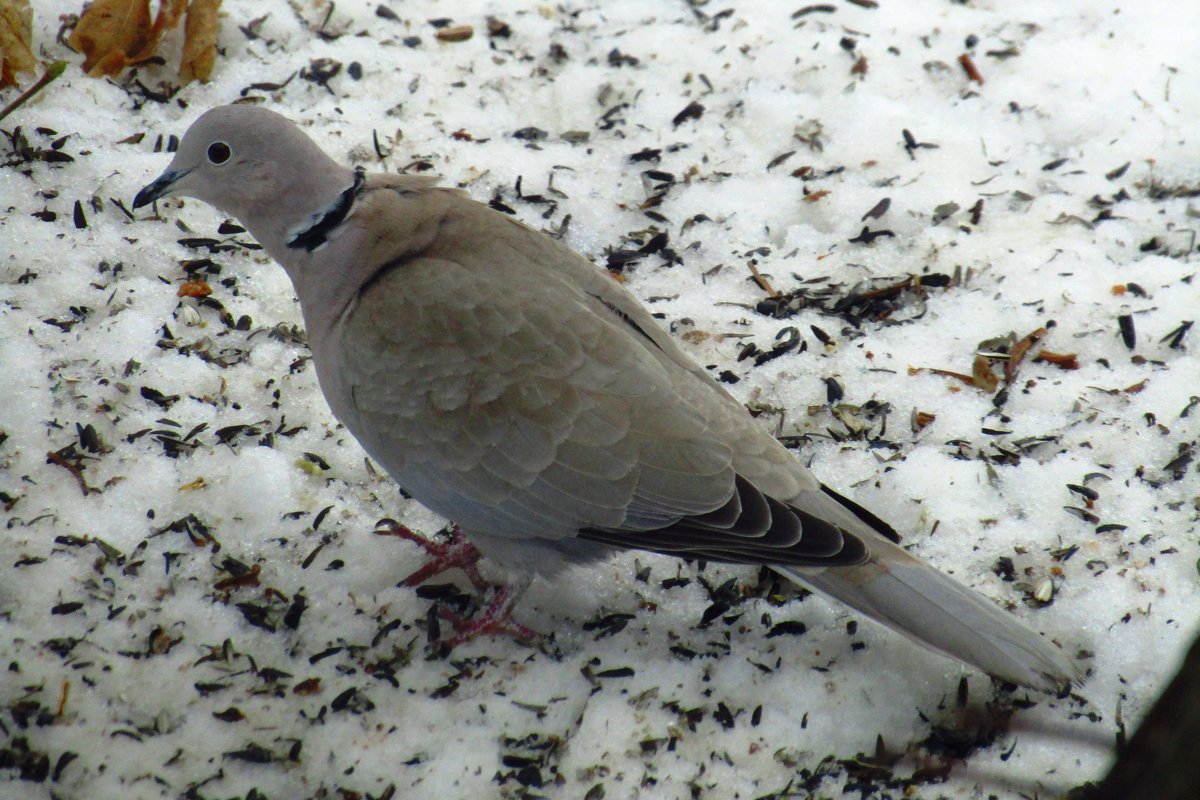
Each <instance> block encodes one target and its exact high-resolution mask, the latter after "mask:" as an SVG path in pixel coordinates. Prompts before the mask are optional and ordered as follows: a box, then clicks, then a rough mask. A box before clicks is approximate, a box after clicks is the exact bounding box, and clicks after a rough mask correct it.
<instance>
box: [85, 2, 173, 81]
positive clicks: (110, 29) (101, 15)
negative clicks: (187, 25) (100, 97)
mask: <svg viewBox="0 0 1200 800" xmlns="http://www.w3.org/2000/svg"><path fill="white" fill-rule="evenodd" d="M186 7H187V0H159V4H158V14H157V15H156V16H155V18H154V21H153V22H151V21H150V0H96V2H94V3H92V5H91V6H89V7H88V9H87V11H85V12H84V13H83V15H82V16H81V17H80V18H79V22H78V23H77V24H76V25H75V30H74V31H72V33H71V36H70V38H69V39H67V44H68V45H70V46H71V49H72V50H75V51H76V52H79V53H83V54H84V56H85V59H84V62H83V70H84V72H86V73H87V74H88V75H90V76H91V77H93V78H99V77H102V76H105V75H116V74H117V73H118V72H120V71H121V70H123V69H125V68H126V67H129V66H133V65H135V64H140V63H142V62H144V61H146V60H148V59H150V58H153V57H154V56H155V54H156V52H157V50H158V42H159V39H161V38H162V34H163V31H165V30H166V29H167V28H173V27H175V26H176V25H177V24H178V23H179V18H180V17H181V16H182V15H183V11H184V9H185V8H186Z"/></svg>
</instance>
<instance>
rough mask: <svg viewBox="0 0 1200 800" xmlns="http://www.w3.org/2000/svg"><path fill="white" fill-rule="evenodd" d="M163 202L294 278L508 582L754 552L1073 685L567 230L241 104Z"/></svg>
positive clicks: (389, 440)
mask: <svg viewBox="0 0 1200 800" xmlns="http://www.w3.org/2000/svg"><path fill="white" fill-rule="evenodd" d="M168 195H187V196H190V197H195V198H198V199H200V200H203V201H204V202H207V203H209V204H211V205H213V206H215V207H216V208H218V209H220V210H221V211H222V212H224V213H226V214H229V215H231V216H233V217H236V218H237V219H238V220H239V221H240V222H241V223H242V224H243V225H244V226H245V227H246V228H247V229H248V230H249V231H250V233H251V234H252V235H253V236H254V237H255V238H256V239H257V240H258V241H259V243H260V244H261V245H262V246H263V247H264V248H266V251H267V252H268V253H269V254H270V255H271V256H272V257H273V258H274V259H275V260H276V261H278V262H279V263H280V264H281V265H282V266H283V268H284V269H285V270H287V273H288V275H289V276H290V277H291V280H292V283H293V285H294V286H295V290H296V294H297V295H298V296H299V298H300V305H301V308H302V311H303V314H304V322H305V325H306V327H307V330H308V340H309V346H310V347H311V348H312V357H313V363H314V365H315V366H316V370H317V376H318V379H319V380H320V384H321V388H322V390H323V391H324V394H325V398H326V399H327V400H328V402H329V406H330V408H331V409H332V410H333V413H334V414H335V415H336V416H337V418H338V419H339V420H341V422H342V423H344V424H345V426H346V428H347V429H349V430H350V432H351V433H353V434H354V436H355V437H356V438H357V439H358V441H359V442H360V443H361V444H362V446H363V447H364V448H365V449H366V451H367V453H369V454H370V455H371V457H372V458H374V459H375V460H376V461H377V462H378V463H379V464H381V465H382V466H383V467H384V468H385V469H386V470H387V471H388V473H389V474H390V475H391V477H392V478H394V479H395V480H396V481H397V482H398V483H399V485H400V486H401V487H403V488H404V489H405V490H406V491H407V492H409V493H410V494H411V495H412V496H413V497H414V498H416V499H417V500H418V501H420V502H421V503H422V504H424V505H425V506H427V507H428V508H430V509H431V510H433V511H435V512H437V513H439V514H441V515H443V516H445V517H447V518H449V519H452V520H454V521H456V522H457V523H458V525H459V526H461V529H462V531H464V532H465V533H466V535H467V536H468V537H469V538H470V540H471V542H472V543H473V544H474V545H475V546H477V547H478V551H479V552H482V554H483V555H484V556H487V557H489V558H491V559H493V560H495V561H497V562H499V563H500V564H501V565H503V566H505V567H506V568H508V569H509V570H510V571H512V572H513V573H514V574H530V573H540V574H543V575H554V574H556V573H558V572H559V571H560V570H561V569H562V567H564V566H565V565H568V564H586V563H588V562H594V561H596V560H598V559H602V558H604V557H606V556H608V555H610V554H611V553H612V552H613V551H614V550H615V549H618V548H638V549H642V550H649V551H654V552H658V553H668V554H673V555H678V556H690V557H695V558H702V559H708V560H711V561H722V562H732V563H740V564H766V565H768V566H770V567H771V568H772V569H774V570H775V571H777V572H778V573H780V574H782V575H784V576H786V577H787V578H789V579H792V580H794V581H796V582H798V583H800V584H803V585H806V586H809V587H811V588H813V589H816V590H818V591H820V592H823V593H825V594H827V595H830V596H832V597H834V598H837V599H838V600H840V601H842V602H843V603H845V604H846V605H848V606H850V607H851V608H854V609H856V610H858V611H859V612H861V613H863V614H865V615H866V616H868V617H870V618H872V619H874V620H877V621H879V622H881V623H883V624H884V625H887V626H889V627H891V628H893V629H894V630H896V631H899V632H900V633H902V634H905V635H907V636H908V637H910V638H912V639H915V640H916V641H917V642H920V643H921V644H923V645H925V646H926V647H929V648H932V649H933V650H935V651H938V652H941V653H943V654H945V655H948V656H951V657H953V658H957V659H959V660H961V661H963V662H966V663H967V664H970V665H973V666H975V667H977V668H979V669H981V670H983V671H984V672H987V673H989V674H991V675H993V676H995V677H997V678H1001V679H1004V680H1007V681H1010V682H1012V683H1018V684H1024V685H1027V686H1032V687H1037V688H1041V689H1046V690H1055V689H1061V688H1062V687H1065V686H1066V685H1068V684H1070V683H1072V682H1076V681H1078V680H1079V677H1080V674H1079V672H1078V671H1077V669H1076V667H1075V666H1074V665H1073V663H1072V662H1071V660H1070V659H1069V658H1067V656H1066V655H1065V654H1064V653H1063V652H1062V651H1061V650H1060V649H1059V648H1058V647H1056V646H1055V645H1054V644H1052V643H1051V642H1050V641H1049V640H1047V639H1044V638H1042V637H1041V636H1040V635H1038V634H1036V633H1034V632H1033V631H1031V630H1030V629H1028V628H1027V627H1025V625H1023V624H1022V623H1021V622H1020V621H1018V620H1017V619H1016V618H1015V617H1014V616H1012V615H1010V614H1008V613H1006V612H1004V611H1003V610H1001V609H1000V608H999V607H997V606H996V605H995V604H994V603H992V602H991V601H989V600H988V599H986V598H984V597H983V596H982V595H980V594H978V593H976V592H974V591H973V590H971V589H968V588H966V587H964V586H962V585H961V584H959V583H958V582H956V581H955V580H953V579H952V578H950V577H948V576H946V575H944V574H943V573H941V572H939V571H937V570H935V569H934V568H932V567H930V566H928V565H927V564H925V563H923V562H922V561H919V560H918V559H916V558H914V557H913V556H911V555H909V554H908V553H907V552H906V551H905V550H903V549H902V548H901V547H899V546H898V544H897V542H898V541H899V537H898V536H897V535H896V533H895V532H894V531H893V530H892V529H891V528H890V527H889V526H888V525H887V524H885V523H884V522H882V521H881V520H879V519H878V518H877V517H875V516H874V515H873V514H871V513H870V512H868V511H866V510H865V509H863V508H861V507H859V506H858V505H856V504H854V503H853V502H851V501H849V500H847V499H846V498H843V497H840V496H839V495H838V494H836V493H835V492H833V491H832V490H830V489H829V488H827V487H825V486H823V485H822V484H821V482H820V481H819V480H817V478H816V477H814V476H813V474H812V473H811V472H810V471H809V470H808V469H806V468H805V467H804V466H803V465H802V464H800V462H799V461H798V460H797V459H796V458H795V456H794V455H793V454H792V453H791V452H789V451H788V450H787V449H785V448H784V447H783V446H782V445H781V444H780V443H779V442H778V441H777V440H776V439H775V438H774V437H772V436H771V435H770V434H769V433H768V432H767V431H766V430H764V429H763V428H762V427H761V425H760V424H759V423H758V422H756V421H755V420H754V419H752V418H751V416H750V415H749V414H748V413H747V411H746V409H745V408H744V407H742V406H741V405H740V404H739V403H738V402H737V401H736V400H735V399H734V398H733V397H732V396H731V395H730V394H728V393H727V392H726V391H725V390H724V389H723V388H722V387H721V386H720V384H718V383H717V382H715V381H714V380H713V379H712V378H711V377H710V376H709V375H708V374H707V373H706V372H705V370H704V369H703V368H701V367H700V366H698V365H697V364H695V363H694V362H693V361H692V360H691V359H690V358H689V357H688V356H687V355H686V354H684V353H683V351H681V350H680V348H679V347H678V346H676V344H675V343H674V342H673V341H672V340H671V338H670V337H669V336H668V334H667V333H666V332H664V331H663V330H662V329H661V328H660V327H659V326H658V324H657V323H656V322H655V320H654V319H653V318H652V317H651V315H650V314H649V313H648V312H647V311H646V310H645V309H644V308H643V307H642V305H641V304H640V303H639V302H638V300H637V299H636V298H635V297H634V296H633V295H632V294H631V293H630V292H629V291H627V290H626V289H625V288H624V287H623V286H621V284H619V283H618V282H617V281H615V280H612V279H611V278H610V277H609V276H608V275H607V274H606V273H604V272H603V271H602V270H600V269H598V268H597V267H596V266H595V265H593V264H592V263H591V262H589V261H588V260H587V259H585V258H583V257H582V256H580V255H578V254H577V253H575V252H574V251H572V250H571V249H569V248H568V247H567V246H565V245H564V244H562V243H561V242H559V241H556V240H555V239H552V238H551V237H549V236H546V235H543V234H542V233H540V232H538V231H535V230H533V229H531V228H528V227H526V226H525V225H523V224H521V223H520V222H518V221H516V220H514V219H512V218H510V217H508V216H505V215H504V214H501V213H499V212H497V211H494V210H493V209H491V208H488V207H487V206H486V205H483V204H481V203H478V202H475V201H473V200H471V199H470V198H468V197H467V196H466V195H465V194H464V193H463V192H461V191H457V190H454V189H447V188H440V187H438V186H436V185H435V182H434V181H433V180H431V179H429V178H425V177H413V176H406V175H383V174H378V175H367V174H365V173H364V172H363V171H362V170H361V169H359V170H354V169H350V168H348V167H345V166H342V165H340V164H338V163H337V162H335V161H334V160H332V159H331V158H329V157H328V156H327V155H326V154H325V153H324V152H322V151H321V149H320V148H319V147H318V146H317V145H316V144H315V143H314V142H313V141H312V140H311V139H310V138H309V137H308V136H306V135H305V134H304V133H303V132H302V131H301V130H300V129H299V128H297V127H296V126H295V125H294V124H293V123H292V122H290V121H289V120H287V119H286V118H284V117H282V116H280V115H279V114H276V113H274V112H272V111H269V110H266V109H263V108H259V107H254V106H247V105H231V106H223V107H218V108H214V109H212V110H210V111H208V112H206V113H205V114H203V115H202V116H201V117H199V118H198V119H197V120H196V121H195V122H194V123H193V124H192V126H191V127H190V128H189V129H188V131H187V133H186V135H185V136H184V137H183V140H182V142H181V143H180V145H179V149H178V152H176V154H175V156H174V158H173V160H172V161H171V164H170V166H169V167H168V168H167V170H166V171H165V172H164V173H163V174H162V176H161V177H159V178H158V179H157V180H155V181H154V182H153V183H151V184H149V185H148V186H146V187H145V188H144V189H142V190H141V191H140V192H139V193H138V195H137V198H136V199H135V201H134V206H135V207H141V206H144V205H146V204H148V203H150V202H152V201H154V200H156V199H158V198H161V197H166V196H168ZM476 557H477V554H476Z"/></svg>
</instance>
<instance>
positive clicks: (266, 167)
mask: <svg viewBox="0 0 1200 800" xmlns="http://www.w3.org/2000/svg"><path fill="white" fill-rule="evenodd" d="M353 180H354V172H353V171H352V170H350V169H349V168H348V167H344V166H342V165H340V164H338V163H337V162H336V161H334V160H333V159H331V158H329V156H327V155H325V153H324V152H322V150H321V149H320V148H319V147H317V145H316V143H315V142H313V140H312V139H310V138H308V136H307V135H305V134H304V132H303V131H301V130H300V129H299V128H298V127H296V125H295V124H293V123H292V122H291V120H289V119H287V118H286V117H283V116H281V115H279V114H276V113H275V112H274V111H270V110H268V109H265V108H260V107H258V106H251V105H229V106H218V107H216V108H213V109H211V110H209V111H206V112H205V113H204V114H202V115H201V116H200V117H199V118H198V119H197V120H196V121H195V122H193V123H192V126H191V127H190V128H188V130H187V133H185V134H184V136H183V140H182V141H181V142H180V143H179V149H178V150H177V151H176V153H175V157H174V158H173V159H172V160H171V164H170V166H168V167H167V169H166V171H165V172H163V174H162V175H160V176H159V177H158V178H157V179H156V180H154V182H152V183H150V184H149V185H148V186H146V187H145V188H143V189H142V190H141V191H140V192H138V194H137V197H136V198H134V201H133V206H134V208H140V207H141V206H144V205H147V204H149V203H152V202H154V201H155V200H158V199H159V198H162V197H168V196H171V195H186V196H188V197H194V198H196V199H198V200H203V201H204V202H206V203H208V204H209V205H212V206H215V207H216V208H217V209H219V210H221V211H222V212H224V213H226V214H229V215H230V216H233V217H236V218H237V219H238V220H239V221H241V223H242V224H243V225H245V226H246V227H247V228H248V229H249V230H250V232H251V233H252V234H254V236H255V237H256V238H258V239H259V241H260V242H262V243H263V244H264V245H268V247H270V244H271V243H273V242H272V241H271V240H273V239H275V238H276V237H277V236H285V235H286V232H287V231H288V230H289V229H291V228H295V227H296V226H297V225H302V224H303V222H304V220H306V219H308V218H310V217H311V216H312V215H313V214H314V213H315V212H316V211H317V210H319V209H320V208H322V207H323V206H325V205H327V204H328V203H330V202H331V201H332V200H333V199H335V198H336V197H337V194H338V193H339V192H342V191H343V190H344V189H345V188H346V186H347V185H349V184H351V183H352V182H353Z"/></svg>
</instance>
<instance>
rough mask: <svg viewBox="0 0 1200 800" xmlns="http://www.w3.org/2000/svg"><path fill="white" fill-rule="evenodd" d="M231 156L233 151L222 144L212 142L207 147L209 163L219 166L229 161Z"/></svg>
mask: <svg viewBox="0 0 1200 800" xmlns="http://www.w3.org/2000/svg"><path fill="white" fill-rule="evenodd" d="M231 155H233V151H232V150H230V149H229V145H227V144H225V143H224V142H213V143H212V144H210V145H209V146H208V160H209V163H212V164H216V165H217V166H221V165H222V164H224V163H225V162H226V161H228V160H229V157H230V156H231Z"/></svg>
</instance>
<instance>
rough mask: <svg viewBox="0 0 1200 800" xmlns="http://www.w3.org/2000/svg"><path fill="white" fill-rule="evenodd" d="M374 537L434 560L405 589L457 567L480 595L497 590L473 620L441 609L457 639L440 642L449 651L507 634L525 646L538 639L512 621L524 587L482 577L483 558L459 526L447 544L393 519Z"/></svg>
mask: <svg viewBox="0 0 1200 800" xmlns="http://www.w3.org/2000/svg"><path fill="white" fill-rule="evenodd" d="M375 533H376V535H378V536H397V537H399V538H401V539H405V540H407V541H410V542H412V543H413V544H415V545H417V546H418V547H420V548H421V549H422V550H424V551H425V552H426V553H429V554H430V556H432V558H431V559H430V560H429V561H428V562H427V563H426V564H425V565H424V566H423V567H421V568H420V569H418V570H417V571H416V572H414V573H412V574H411V575H409V576H408V577H407V578H405V579H404V580H403V581H401V584H403V585H404V586H419V585H420V584H422V583H424V582H425V581H427V580H429V579H430V578H432V577H433V576H434V575H439V574H441V573H443V572H445V571H446V570H449V569H454V568H455V567H457V568H459V569H461V570H462V571H463V572H465V573H466V574H467V577H468V578H469V579H470V581H471V583H472V584H473V585H474V586H475V588H476V589H478V590H479V591H480V592H486V591H487V590H488V589H491V588H493V586H494V588H495V595H494V596H493V597H492V601H491V602H490V603H489V604H488V606H487V608H485V609H484V610H483V611H481V612H480V613H479V615H478V616H476V617H475V618H473V619H468V618H466V617H463V616H461V615H459V614H456V613H454V612H453V611H450V610H449V609H446V608H438V616H439V617H441V618H442V619H444V620H446V621H447V622H449V623H450V624H451V625H453V626H454V631H455V634H454V636H452V637H450V638H449V639H443V640H441V641H440V642H438V644H439V645H442V646H443V647H445V648H446V649H447V650H448V649H451V648H454V647H457V646H458V645H460V644H462V643H464V642H469V641H470V640H472V639H474V638H476V637H478V636H483V635H485V634H497V633H501V634H508V635H509V636H512V637H514V638H516V639H520V640H521V641H525V642H528V641H531V640H533V639H536V638H538V635H539V634H538V633H537V631H535V630H533V629H531V628H527V627H525V626H524V625H521V624H520V623H518V622H513V620H512V612H513V606H515V605H516V603H517V600H519V599H520V597H521V595H522V594H523V593H524V591H523V590H524V585H520V586H518V587H516V588H514V587H513V586H512V585H508V584H497V585H493V584H490V583H488V581H487V580H486V579H484V577H483V576H482V575H481V574H480V573H479V566H478V564H479V559H480V558H481V557H482V556H481V555H480V553H479V551H478V550H477V549H475V545H473V544H471V542H470V541H468V540H467V537H466V535H464V534H463V532H462V530H461V529H459V527H458V526H457V525H454V526H453V528H452V529H451V531H450V536H449V538H448V539H447V540H446V541H444V542H439V541H434V540H432V539H428V538H426V537H424V536H422V535H420V534H419V533H414V532H413V531H412V530H410V529H409V528H407V527H405V526H403V525H401V524H400V523H398V522H396V521H395V520H390V519H384V520H380V522H379V524H378V525H377V526H376V527H375Z"/></svg>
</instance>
